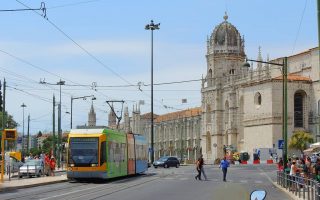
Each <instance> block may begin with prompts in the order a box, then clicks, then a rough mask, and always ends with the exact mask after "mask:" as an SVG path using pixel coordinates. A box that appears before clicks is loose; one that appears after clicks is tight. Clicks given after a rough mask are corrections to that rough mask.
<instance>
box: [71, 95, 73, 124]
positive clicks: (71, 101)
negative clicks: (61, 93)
mask: <svg viewBox="0 0 320 200" xmlns="http://www.w3.org/2000/svg"><path fill="white" fill-rule="evenodd" d="M72 102H73V98H72V97H71V113H70V115H71V117H70V118H71V119H70V130H71V129H72Z"/></svg>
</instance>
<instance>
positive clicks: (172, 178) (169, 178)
mask: <svg viewBox="0 0 320 200" xmlns="http://www.w3.org/2000/svg"><path fill="white" fill-rule="evenodd" d="M159 179H161V180H165V181H196V180H195V179H194V177H193V176H192V177H189V176H188V177H185V176H183V175H174V176H172V175H171V176H159ZM207 181H208V182H210V181H211V182H223V181H222V180H221V179H218V178H210V177H209V178H208V180H207ZM227 182H229V183H240V184H248V183H249V184H263V181H260V180H232V179H230V180H227Z"/></svg>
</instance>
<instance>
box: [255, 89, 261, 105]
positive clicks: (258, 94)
mask: <svg viewBox="0 0 320 200" xmlns="http://www.w3.org/2000/svg"><path fill="white" fill-rule="evenodd" d="M261 102H262V97H261V94H260V93H259V92H257V93H256V94H255V95H254V104H255V105H256V107H260V106H261Z"/></svg>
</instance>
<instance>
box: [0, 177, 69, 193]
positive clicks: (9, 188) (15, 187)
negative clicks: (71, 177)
mask: <svg viewBox="0 0 320 200" xmlns="http://www.w3.org/2000/svg"><path fill="white" fill-rule="evenodd" d="M67 181H68V179H65V180H56V181H50V182H43V183H34V184H29V185H20V186H12V187H10V186H9V187H1V185H0V192H7V191H12V190H17V189H23V188H31V187H37V186H42V185H51V184H55V183H63V182H67Z"/></svg>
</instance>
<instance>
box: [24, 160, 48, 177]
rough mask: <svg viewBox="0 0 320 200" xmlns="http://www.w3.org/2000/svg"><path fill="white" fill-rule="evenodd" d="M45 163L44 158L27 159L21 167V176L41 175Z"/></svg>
mask: <svg viewBox="0 0 320 200" xmlns="http://www.w3.org/2000/svg"><path fill="white" fill-rule="evenodd" d="M43 170H44V165H43V161H42V160H37V159H32V160H27V161H26V162H25V163H24V165H23V166H22V167H20V169H19V177H20V178H22V177H23V176H29V177H32V176H37V177H40V176H41V174H42V173H43Z"/></svg>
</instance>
